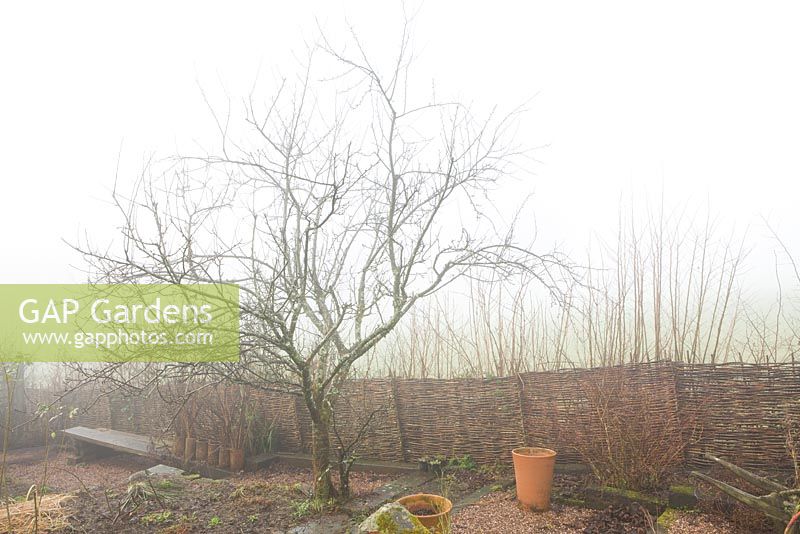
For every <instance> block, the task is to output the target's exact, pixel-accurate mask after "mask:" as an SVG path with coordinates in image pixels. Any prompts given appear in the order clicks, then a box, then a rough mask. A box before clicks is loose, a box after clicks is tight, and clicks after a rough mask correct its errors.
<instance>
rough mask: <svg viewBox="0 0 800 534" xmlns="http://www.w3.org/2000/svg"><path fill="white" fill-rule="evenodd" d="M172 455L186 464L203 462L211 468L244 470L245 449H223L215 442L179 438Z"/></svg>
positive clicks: (176, 440) (173, 447) (176, 439)
mask: <svg viewBox="0 0 800 534" xmlns="http://www.w3.org/2000/svg"><path fill="white" fill-rule="evenodd" d="M172 454H173V456H176V457H181V458H183V460H184V461H185V462H192V461H195V462H202V463H205V464H206V465H209V466H211V467H219V468H220V469H230V470H231V471H241V470H242V469H244V449H237V448H230V447H223V446H222V445H221V444H219V443H217V442H214V441H206V440H202V439H196V438H193V437H191V436H177V437H176V438H175V442H174V443H173V446H172Z"/></svg>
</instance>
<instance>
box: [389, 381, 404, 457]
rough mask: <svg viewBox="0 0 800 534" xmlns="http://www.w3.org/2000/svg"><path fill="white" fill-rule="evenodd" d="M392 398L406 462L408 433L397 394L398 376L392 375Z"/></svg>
mask: <svg viewBox="0 0 800 534" xmlns="http://www.w3.org/2000/svg"><path fill="white" fill-rule="evenodd" d="M390 380H391V385H392V400H393V402H394V413H395V414H396V415H397V435H398V437H399V438H400V458H402V460H403V461H404V462H408V450H407V449H406V435H405V425H404V424H403V416H402V415H401V414H402V409H401V404H400V400H399V397H398V395H397V378H396V377H394V376H392V378H391V379H390Z"/></svg>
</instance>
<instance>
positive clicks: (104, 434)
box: [62, 426, 158, 457]
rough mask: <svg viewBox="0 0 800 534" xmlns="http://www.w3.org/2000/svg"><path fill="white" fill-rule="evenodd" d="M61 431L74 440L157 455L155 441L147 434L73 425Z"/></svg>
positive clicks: (139, 453) (125, 450)
mask: <svg viewBox="0 0 800 534" xmlns="http://www.w3.org/2000/svg"><path fill="white" fill-rule="evenodd" d="M62 432H63V433H64V434H65V435H66V436H69V437H71V438H73V439H75V440H78V441H83V442H86V443H91V444H93V445H99V446H101V447H107V448H109V449H113V450H115V451H119V452H126V453H129V454H136V455H139V456H150V457H155V456H158V450H157V448H156V446H155V443H154V442H152V441H151V439H150V438H149V437H147V436H141V435H139V434H131V433H130V432H121V431H119V430H108V429H98V428H87V427H84V426H75V427H72V428H68V429H66V430H62Z"/></svg>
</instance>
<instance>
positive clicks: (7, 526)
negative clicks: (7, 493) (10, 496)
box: [0, 494, 74, 533]
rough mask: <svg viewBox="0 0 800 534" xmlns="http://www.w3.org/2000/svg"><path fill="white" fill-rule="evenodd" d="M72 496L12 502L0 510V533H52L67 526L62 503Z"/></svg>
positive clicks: (43, 497)
mask: <svg viewBox="0 0 800 534" xmlns="http://www.w3.org/2000/svg"><path fill="white" fill-rule="evenodd" d="M73 498H74V496H73V495H64V494H61V495H59V494H53V495H43V496H42V497H37V498H36V499H35V500H34V499H33V498H30V499H28V500H25V501H21V502H12V503H9V504H8V505H7V506H4V507H3V508H5V509H4V510H0V532H15V533H23V532H34V531H36V530H37V529H38V531H39V532H48V531H54V530H58V529H62V528H66V527H67V526H69V522H68V521H67V520H68V518H69V512H68V510H67V508H66V507H65V506H64V503H65V502H66V501H68V500H70V499H73Z"/></svg>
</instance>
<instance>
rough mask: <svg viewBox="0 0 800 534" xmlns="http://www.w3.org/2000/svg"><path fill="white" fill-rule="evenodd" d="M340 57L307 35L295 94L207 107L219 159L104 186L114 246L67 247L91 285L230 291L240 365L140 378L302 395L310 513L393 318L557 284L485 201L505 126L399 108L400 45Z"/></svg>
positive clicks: (509, 140) (555, 275)
mask: <svg viewBox="0 0 800 534" xmlns="http://www.w3.org/2000/svg"><path fill="white" fill-rule="evenodd" d="M348 46H349V48H347V47H345V48H343V49H337V48H335V47H334V46H333V45H331V43H330V42H329V41H328V40H326V39H324V38H322V39H321V40H320V43H319V44H318V45H316V46H315V47H314V49H313V50H312V51H311V53H310V54H309V61H308V63H307V64H306V65H304V72H303V74H302V75H301V76H298V77H297V78H295V79H296V80H297V83H296V84H294V87H292V85H293V84H292V83H291V82H289V81H284V82H282V83H280V84H279V86H280V88H279V89H278V90H277V91H276V94H275V95H274V96H273V97H271V98H270V99H269V100H268V101H266V102H263V101H259V100H258V99H257V98H256V97H255V96H254V95H250V96H249V97H247V98H245V99H244V111H243V116H244V118H243V120H242V121H239V122H238V123H235V122H234V121H232V120H231V113H230V112H228V113H227V114H218V113H215V112H214V110H213V109H212V115H213V117H214V119H215V122H216V125H217V126H218V128H219V133H220V142H219V147H218V148H217V149H214V150H209V151H207V152H204V153H203V154H202V155H194V156H188V157H187V156H180V157H176V158H174V159H172V160H170V161H171V165H170V166H169V168H168V169H167V170H166V171H164V170H163V169H161V170H159V171H158V172H155V171H154V168H155V165H152V166H148V167H147V168H146V170H145V172H144V173H143V174H142V177H140V179H138V180H137V181H136V183H135V186H134V187H132V188H131V189H130V191H131V192H130V193H129V194H127V193H126V194H125V195H123V194H122V193H120V192H119V191H120V189H119V187H115V194H114V199H115V202H116V203H117V206H118V207H119V211H120V213H121V217H122V224H121V227H120V237H121V241H120V243H119V244H118V246H117V247H110V248H103V249H98V248H96V247H94V246H91V245H89V244H87V245H85V246H81V247H80V248H81V250H82V252H83V253H84V254H85V256H86V257H87V258H88V259H89V260H90V262H91V265H92V269H93V271H94V273H95V275H96V276H95V277H94V278H95V279H97V280H103V281H106V282H112V281H113V282H169V283H201V282H207V283H214V282H227V283H236V284H239V285H240V287H241V292H242V297H241V304H240V308H241V320H242V321H241V329H242V331H241V341H242V349H241V361H240V362H238V363H236V364H218V365H202V366H201V365H194V366H192V365H191V364H171V365H165V366H161V367H159V369H160V370H159V372H158V375H157V376H158V377H160V378H163V377H164V376H166V375H167V374H168V373H172V376H177V375H182V376H190V375H193V376H199V375H201V374H202V375H203V376H214V377H217V378H219V379H225V380H231V381H235V382H238V383H245V384H249V385H252V386H255V387H262V388H265V389H275V388H280V389H283V390H289V391H292V392H295V393H297V394H298V395H302V399H303V401H304V404H305V406H306V407H307V409H308V413H309V415H310V418H311V421H312V427H313V444H312V453H313V468H314V473H315V477H316V479H315V496H316V497H317V498H319V499H329V498H332V497H336V496H337V495H339V489H338V488H337V487H336V485H335V484H334V480H333V477H332V476H331V474H332V472H335V471H336V466H334V465H333V463H335V460H333V459H334V458H335V455H334V454H333V452H334V451H333V450H332V436H333V434H332V421H333V417H332V416H333V412H332V411H333V410H334V406H335V403H336V399H337V396H338V395H339V393H340V391H341V390H342V386H343V381H344V380H345V379H346V377H347V376H348V373H349V372H350V371H351V369H352V368H353V366H354V364H355V363H356V362H357V361H358V360H359V358H361V357H362V356H364V355H365V354H367V353H369V352H370V351H372V350H373V349H375V347H376V345H378V344H379V343H380V341H381V340H382V339H384V337H385V336H386V335H387V334H388V333H389V332H391V331H392V329H394V328H395V327H396V326H397V324H398V323H399V322H400V320H401V319H402V318H403V317H404V316H405V315H406V314H407V313H408V312H409V310H411V309H412V308H413V307H414V306H415V305H416V304H417V303H419V302H420V301H421V300H423V299H425V298H427V297H430V296H431V295H433V294H434V293H436V292H438V291H440V290H441V289H443V288H445V287H447V286H450V285H451V284H453V283H454V282H455V281H457V280H459V279H462V278H464V277H477V278H483V277H488V276H489V275H492V274H493V275H495V276H496V275H497V274H498V272H499V273H500V274H501V275H504V276H506V277H508V276H512V275H514V274H515V273H519V272H525V273H527V274H528V275H533V276H535V277H536V278H537V279H538V280H539V281H540V282H541V283H542V284H543V285H544V286H546V287H547V288H550V289H553V290H555V289H556V288H558V287H559V286H560V284H561V282H562V281H563V280H564V279H565V277H568V276H569V275H570V273H571V271H570V269H569V266H568V265H567V264H566V263H565V261H564V259H563V258H562V257H561V256H560V255H559V254H558V253H556V252H548V253H546V254H536V253H534V252H533V251H532V250H531V247H530V246H529V244H521V243H520V242H519V241H518V239H517V237H516V236H515V233H514V229H515V228H514V227H515V225H516V224H519V220H518V219H519V217H518V216H516V217H515V216H511V217H503V216H501V214H499V213H498V211H497V210H496V209H495V208H494V206H493V203H492V199H491V196H492V194H493V192H494V191H496V189H497V188H498V186H500V185H501V183H502V180H503V179H504V178H507V177H509V175H511V174H512V173H514V172H516V171H517V170H518V168H519V167H518V166H517V162H518V161H523V160H524V159H525V158H524V156H525V154H524V152H523V151H521V150H519V149H518V148H517V147H516V146H515V145H514V139H513V138H514V128H515V123H516V122H517V118H518V112H517V111H513V112H511V113H509V114H505V115H500V114H498V113H496V112H487V113H486V117H485V118H484V119H478V118H477V117H476V116H475V114H474V113H473V112H472V111H471V109H470V108H469V107H468V106H466V105H464V104H462V103H459V102H438V101H436V100H435V98H433V97H431V99H430V100H426V101H424V102H421V103H418V104H412V102H413V101H414V100H415V99H416V97H415V93H414V92H412V91H411V89H410V88H411V87H412V85H411V84H410V79H409V64H410V53H409V46H408V35H407V32H406V31H405V30H404V32H403V38H402V41H401V45H400V46H399V53H398V54H397V56H396V57H395V58H393V60H392V62H391V65H390V67H389V68H387V69H386V70H385V71H383V70H379V68H378V67H377V66H375V63H373V58H371V57H369V56H368V54H367V53H366V51H365V49H364V47H362V46H361V43H360V41H359V39H358V38H357V36H356V35H355V34H353V36H352V39H351V40H350V43H349V45H348ZM319 64H322V65H323V68H322V70H323V72H324V73H325V74H326V75H327V78H324V79H320V77H319V76H318V75H317V74H316V73H317V70H316V69H317V68H318V65H319ZM520 156H522V159H519V160H518V158H519V157H520ZM502 215H504V214H502ZM504 218H505V219H507V220H506V221H505V222H503V221H502V220H503V219H504ZM501 278H503V276H501ZM94 373H95V376H100V375H98V373H102V376H103V377H104V378H109V377H111V375H112V373H111V372H110V371H109V370H108V369H106V370H103V371H98V370H96V369H95V371H94ZM154 376H155V375H154ZM340 487H343V488H347V487H348V485H347V481H340Z"/></svg>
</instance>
